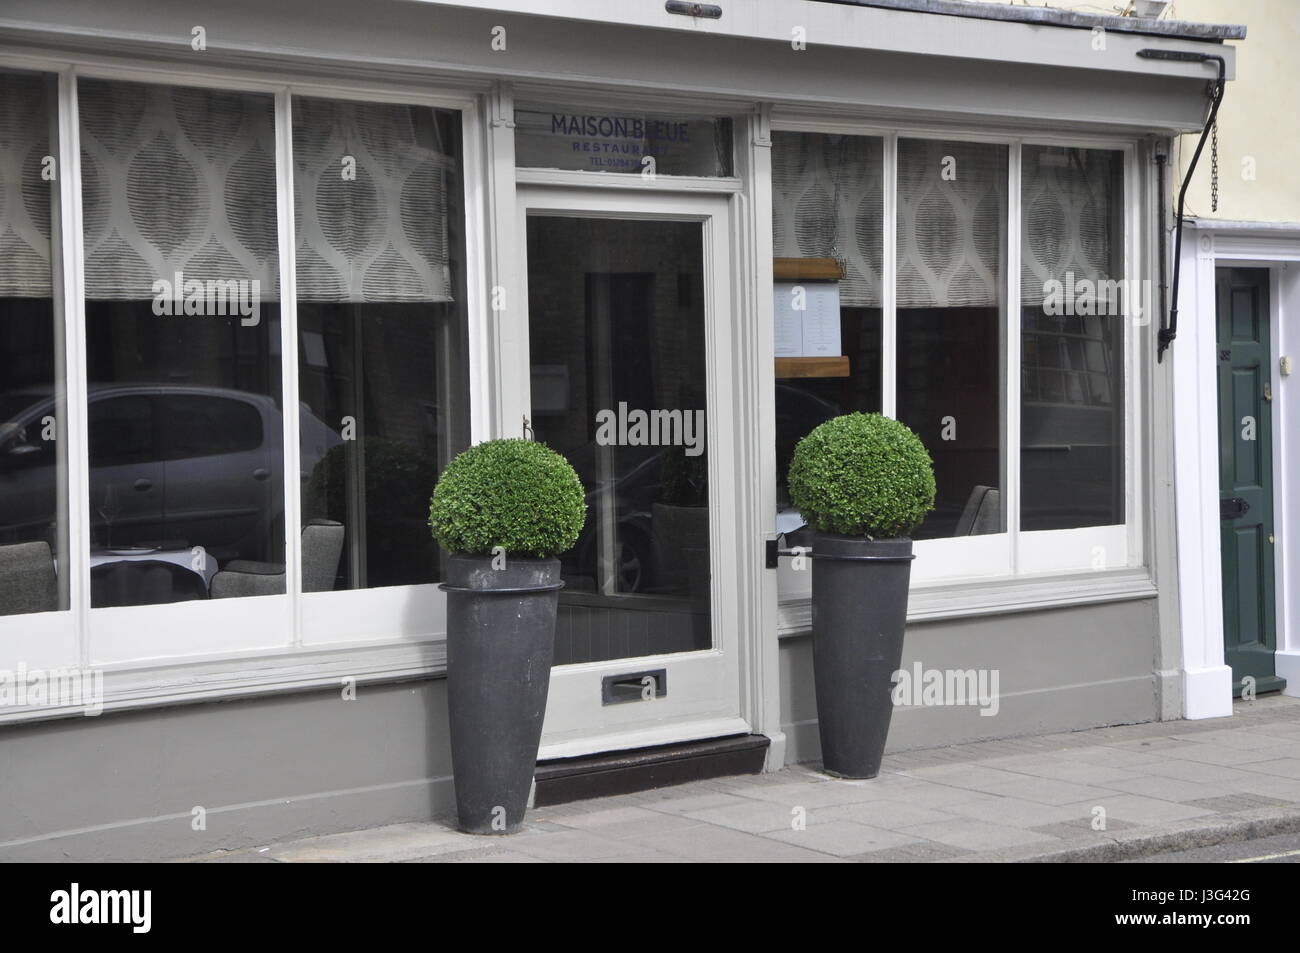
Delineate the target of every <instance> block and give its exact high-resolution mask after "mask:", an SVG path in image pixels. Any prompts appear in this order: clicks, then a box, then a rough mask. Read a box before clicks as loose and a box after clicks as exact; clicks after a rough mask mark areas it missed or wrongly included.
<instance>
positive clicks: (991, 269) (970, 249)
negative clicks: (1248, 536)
mask: <svg viewBox="0 0 1300 953" xmlns="http://www.w3.org/2000/svg"><path fill="white" fill-rule="evenodd" d="M772 145H773V148H772V212H773V216H772V218H773V221H772V225H773V248H774V256H775V258H776V259H777V262H776V265H775V266H774V270H775V271H776V299H775V308H776V312H777V321H778V328H777V333H778V340H777V354H778V360H777V380H776V385H775V386H776V419H777V433H776V455H777V460H776V464H777V506H778V513H777V522H776V525H777V529H778V530H779V531H781V532H784V533H785V534H786V536H787V539H788V541H790V542H792V543H794V544H796V545H806V544H808V543H809V542H810V538H809V533H808V531H807V529H806V528H804V529H800V528H799V527H800V526H801V524H802V520H801V518H800V517H799V516H798V514H797V513H794V512H792V510H791V508H790V506H789V498H788V491H787V489H786V484H785V474H786V472H787V470H788V467H789V462H790V458H791V456H792V454H793V452H794V447H795V445H796V444H797V442H798V441H799V439H800V438H802V437H803V436H804V435H805V434H806V433H807V432H808V431H809V430H811V429H812V428H813V427H814V426H816V425H817V424H818V423H820V422H821V421H823V420H825V419H827V418H829V417H831V416H834V415H836V414H840V413H848V412H852V411H863V412H872V411H880V412H884V413H887V414H889V415H891V416H894V417H897V418H898V419H899V420H901V421H903V422H904V423H906V424H907V425H908V426H910V427H911V428H912V429H913V430H915V431H916V432H917V434H918V435H919V436H920V438H921V440H922V441H923V442H924V443H925V445H926V447H927V448H928V449H929V451H930V454H931V456H932V458H933V459H934V464H935V476H936V483H937V488H938V492H937V498H936V503H935V509H934V512H932V513H931V514H930V515H929V516H928V517H927V518H926V520H925V521H924V523H922V525H921V526H920V527H918V528H917V530H916V532H915V534H914V535H915V537H916V538H917V539H918V540H935V541H939V540H954V541H955V540H957V539H959V538H969V537H984V538H986V539H987V540H988V544H984V543H979V544H977V543H976V542H975V541H973V540H972V541H970V542H969V543H956V542H954V543H953V544H952V545H953V546H956V547H959V548H956V549H952V550H951V553H953V554H959V553H964V554H965V555H964V556H961V557H958V556H956V555H954V558H953V559H952V560H949V561H945V560H944V559H937V560H930V561H929V567H927V569H933V568H934V567H936V566H938V567H941V568H940V574H941V575H949V576H951V575H963V574H967V573H969V574H973V575H982V574H988V573H990V572H995V573H996V572H1010V571H1012V567H1013V566H1014V565H1015V560H1014V559H1013V558H1012V550H1011V549H1009V548H1007V545H1006V544H1005V543H1004V544H1001V548H992V549H991V548H989V545H991V544H994V542H995V539H996V538H998V537H1000V538H1001V539H1002V540H1004V541H1005V540H1008V539H1010V540H1011V542H1012V543H1013V544H1014V542H1015V540H1016V539H1019V538H1020V535H1019V534H1020V533H1021V532H1031V531H1053V530H1071V531H1078V530H1083V529H1086V528H1100V527H1116V526H1120V525H1121V524H1123V523H1124V520H1125V497H1126V488H1127V485H1126V473H1125V464H1124V461H1125V452H1124V451H1125V399H1124V393H1123V381H1124V358H1125V354H1124V339H1125V333H1124V329H1125V324H1124V319H1123V315H1124V314H1125V313H1128V309H1129V306H1130V304H1131V303H1132V302H1130V300H1129V299H1130V297H1131V296H1130V295H1129V294H1128V293H1127V292H1128V290H1129V287H1130V286H1131V285H1133V284H1134V283H1133V282H1130V281H1127V280H1126V276H1125V274H1124V240H1125V239H1124V229H1123V221H1124V218H1123V175H1124V164H1125V154H1124V152H1123V151H1121V150H1090V149H1076V148H1063V147H1055V146H1053V147H1049V146H1037V145H1025V146H1018V147H1011V146H1008V145H1005V144H1000V143H978V142H966V141H957V140H927V139H909V138H900V139H897V140H896V141H895V143H893V145H894V154H893V156H892V157H891V156H890V148H889V146H890V143H889V142H888V140H886V139H882V138H875V137H866V136H852V135H833V134H825V133H804V132H777V133H774V135H773V142H772ZM1013 148H1015V149H1019V150H1020V154H1019V159H1020V161H1019V162H1018V163H1012V162H1011V158H1012V149H1013ZM891 162H892V163H893V168H892V170H891V169H889V168H887V167H888V166H889V165H890V164H891ZM891 172H892V174H891ZM891 180H892V181H893V182H895V183H896V185H895V187H894V190H893V194H892V202H886V201H885V200H886V194H887V193H886V183H887V182H889V181H891ZM1012 189H1016V190H1018V192H1019V207H1020V222H1019V223H1017V224H1018V227H1019V231H1020V235H1019V238H1020V241H1019V248H1020V255H1019V260H1018V261H1017V262H1012V261H1010V260H1009V256H1010V249H1011V244H1010V242H1009V241H1008V238H1009V235H1008V232H1009V230H1010V228H1011V227H1016V226H1015V225H1013V224H1012V223H1011V222H1010V221H1009V218H1010V215H1011V205H1010V202H1009V195H1010V190H1012ZM891 206H892V211H891V213H890V218H889V219H887V218H886V210H887V208H890V207H891ZM890 221H892V227H893V231H894V257H893V262H892V266H893V267H892V268H890V267H887V266H888V265H889V264H891V263H889V262H887V261H886V255H887V252H886V250H885V247H884V243H883V241H882V237H883V234H884V230H885V227H886V225H887V223H888V222H890ZM828 263H829V265H830V267H829V269H828V268H827V264H828ZM801 264H802V265H804V266H806V267H805V268H803V270H802V273H806V274H808V275H810V276H811V279H810V281H809V282H798V283H795V282H789V281H786V282H783V281H782V278H783V275H782V272H783V271H784V272H789V273H791V274H800V273H801V269H800V267H799V266H800V265H801ZM1012 269H1018V271H1013V270H1012ZM1017 273H1018V274H1019V279H1020V280H1019V288H1020V303H1019V309H1018V311H1017V310H1016V309H1013V307H1011V306H1010V303H1009V302H1008V299H1007V292H1008V287H1009V286H1010V284H1011V283H1010V282H1009V281H1008V276H1009V275H1012V274H1017ZM796 292H797V293H800V294H806V295H807V298H806V300H807V302H812V301H814V300H818V301H821V302H823V303H825V302H829V304H824V305H823V306H824V307H829V308H835V309H838V326H837V328H836V330H837V331H838V340H837V341H836V340H835V339H834V337H833V336H831V337H830V338H829V340H831V341H833V342H834V343H835V345H837V347H836V349H835V355H834V356H833V357H832V358H830V359H824V358H811V357H809V358H804V359H794V360H790V359H785V360H783V359H782V354H783V353H785V352H783V350H782V349H783V348H786V347H789V346H790V345H789V344H788V341H786V340H785V338H784V337H783V335H784V333H785V332H784V331H783V330H782V328H781V326H780V322H781V320H782V314H781V311H782V308H783V307H786V305H785V303H784V302H783V295H789V294H793V293H796ZM804 307H805V308H806V309H807V310H808V313H809V314H810V315H812V314H813V312H814V311H815V309H814V308H813V307H812V305H810V304H805V305H804ZM804 320H805V322H808V321H813V322H814V323H813V324H812V325H810V324H808V323H805V325H804V328H805V331H804V334H805V343H804V346H805V348H808V347H811V346H817V345H821V344H824V342H825V341H826V340H828V338H827V337H826V333H825V331H824V329H823V330H819V331H817V334H818V335H820V337H818V338H816V339H815V340H814V341H812V343H811V345H810V344H809V342H808V340H807V335H808V331H807V328H808V327H810V326H816V322H817V321H819V320H820V319H819V318H817V317H815V316H813V317H810V318H805V319H804ZM1016 349H1019V353H1018V354H1017V352H1016ZM891 352H892V353H891ZM802 353H804V354H806V355H812V354H819V353H820V352H818V351H815V350H805V351H804V352H802ZM1017 357H1018V358H1019V361H1020V375H1019V377H1020V380H1019V382H1018V386H1013V384H1016V383H1017V382H1015V381H1013V380H1011V379H1010V378H1009V367H1010V366H1012V365H1011V362H1012V361H1013V360H1015V359H1016V358H1017ZM1017 392H1018V393H1017ZM1013 399H1015V400H1017V402H1018V403H1019V415H1018V416H1019V424H1020V426H1019V432H1018V433H1012V432H1011V429H1010V428H1011V426H1012V421H1013V420H1014V419H1015V416H1016V415H1013V414H1012V413H1011V404H1010V402H1011V401H1012V400H1013ZM1016 499H1018V500H1019V504H1020V505H1019V507H1018V512H1016V513H1012V512H1011V510H1010V506H1011V501H1014V500H1016ZM1013 516H1014V517H1017V519H1013ZM1017 524H1018V525H1017ZM1025 538H1026V539H1027V538H1028V537H1025ZM1107 539H1109V537H1107ZM1099 541H1100V542H1104V540H1103V539H1102V538H1101V537H1098V536H1095V535H1094V536H1088V537H1082V536H1080V537H1062V543H1061V545H1062V546H1065V547H1068V546H1074V547H1075V548H1076V549H1077V550H1078V552H1076V553H1074V554H1073V555H1066V556H1063V557H1061V558H1055V557H1053V558H1052V559H1050V560H1039V561H1040V562H1042V564H1043V566H1049V567H1050V568H1067V567H1075V568H1088V567H1092V568H1097V561H1098V560H1097V557H1096V555H1095V552H1096V551H1097V550H1098V549H1101V550H1103V551H1104V550H1105V546H1097V545H1094V544H1096V543H1098V542H1099ZM924 545H931V544H924ZM934 545H937V543H936V544H934ZM944 545H948V544H946V543H945V544H944ZM970 546H975V547H977V548H975V549H970V548H969V547H970ZM960 547H967V549H962V548H960ZM931 551H932V552H934V553H935V554H938V553H939V552H940V550H931ZM944 552H947V550H944ZM1030 552H1031V551H1029V550H1023V549H1022V557H1023V558H1022V559H1021V560H1020V562H1021V565H1022V569H1023V571H1035V569H1038V568H1042V566H1039V567H1035V566H1034V565H1033V562H1034V560H1035V559H1038V558H1039V556H1040V555H1041V554H1042V553H1043V552H1045V550H1042V549H1036V550H1033V551H1032V554H1031V555H1029V556H1026V554H1027V553H1030ZM1110 557H1111V558H1120V559H1126V558H1127V556H1126V555H1123V554H1118V553H1116V552H1112V553H1111V554H1110ZM1103 562H1104V563H1105V564H1106V565H1107V566H1109V565H1112V564H1113V563H1112V562H1109V561H1107V560H1103ZM800 588H801V587H800Z"/></svg>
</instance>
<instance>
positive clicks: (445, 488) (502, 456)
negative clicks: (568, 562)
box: [429, 439, 587, 557]
mask: <svg viewBox="0 0 1300 953" xmlns="http://www.w3.org/2000/svg"><path fill="white" fill-rule="evenodd" d="M586 519H587V501H586V494H585V492H584V491H583V488H582V481H581V480H579V479H578V474H577V473H575V472H574V470H573V467H572V466H570V464H569V461H568V460H566V459H564V457H562V456H560V455H559V454H558V453H556V452H555V451H554V450H552V449H551V448H550V447H548V446H546V445H545V444H541V443H534V442H533V441H531V440H521V439H510V440H489V441H487V442H486V443H480V444H478V445H477V446H474V447H470V448H469V449H468V450H466V451H464V452H463V453H461V454H459V455H458V456H457V457H456V458H455V459H454V460H452V461H451V463H449V464H448V465H447V468H446V469H445V470H443V471H442V476H441V477H439V478H438V485H437V486H436V487H434V489H433V499H432V501H431V502H430V504H429V526H430V527H431V528H432V530H433V535H434V538H435V539H437V540H438V542H439V543H441V544H442V545H443V547H445V548H446V549H447V550H448V551H450V552H453V553H461V554H465V555H488V554H489V553H491V552H492V549H493V547H495V546H501V547H503V548H504V549H505V551H506V553H508V554H510V555H514V556H536V557H548V556H554V555H557V554H558V553H562V552H564V551H565V550H566V549H569V548H570V547H571V546H573V544H574V543H575V542H577V540H578V534H579V533H580V532H582V524H583V523H584V522H586Z"/></svg>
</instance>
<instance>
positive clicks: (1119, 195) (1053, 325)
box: [1020, 146, 1150, 530]
mask: <svg viewBox="0 0 1300 953" xmlns="http://www.w3.org/2000/svg"><path fill="white" fill-rule="evenodd" d="M1123 169H1124V154H1123V153H1122V152H1112V151H1102V150H1095V149H1064V148H1057V147H1053V146H1025V147H1024V160H1023V163H1022V174H1021V208H1022V215H1021V231H1020V236H1021V237H1020V244H1021V261H1022V267H1021V279H1020V296H1021V297H1020V304H1021V320H1022V326H1021V327H1022V332H1021V366H1022V369H1023V371H1022V372H1023V378H1024V384H1023V390H1022V394H1021V410H1020V472H1021V506H1020V525H1021V527H1022V528H1023V529H1027V530H1036V529H1070V528H1072V527H1079V526H1107V525H1113V524H1117V523H1123V522H1124V395H1123V386H1124V324H1123V320H1124V317H1123V316H1124V314H1126V313H1127V310H1126V309H1127V307H1128V306H1129V305H1131V304H1136V303H1138V302H1133V301H1130V300H1129V298H1128V296H1127V294H1126V291H1127V290H1128V289H1127V285H1126V284H1125V283H1124V282H1123V278H1124V257H1123V252H1124V250H1123V234H1124V232H1123V219H1122V218H1121V216H1122V214H1123V200H1124V190H1123ZM1141 303H1142V304H1144V305H1147V306H1149V304H1150V302H1141ZM1147 313H1150V312H1149V311H1148V312H1147Z"/></svg>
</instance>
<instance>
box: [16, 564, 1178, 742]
mask: <svg viewBox="0 0 1300 953" xmlns="http://www.w3.org/2000/svg"><path fill="white" fill-rule="evenodd" d="M1155 595H1156V587H1155V585H1154V583H1153V582H1152V581H1151V576H1150V573H1149V572H1148V571H1147V570H1146V569H1145V568H1136V569H1122V570H1111V571H1107V572H1094V573H1079V574H1071V575H1060V574H1055V575H1050V576H1040V577H1026V576H1019V577H1016V578H1014V579H1005V580H997V581H989V580H981V581H978V582H970V583H949V584H945V585H933V586H924V587H917V588H915V589H913V590H912V593H911V598H910V600H909V604H908V612H907V620H908V622H909V623H917V622H930V621H937V620H941V619H958V618H966V617H972V616H985V615H997V614H1003V613H1011V612H1031V611H1034V610H1036V609H1050V608H1057V607H1068V606H1086V605H1095V604H1098V603H1106V602H1122V601H1126V600H1133V599H1149V598H1153V597H1154V596H1155ZM811 624H812V606H811V603H810V602H809V600H808V599H807V598H802V599H795V600H791V601H787V602H783V603H781V606H780V613H779V619H778V623H777V636H778V637H779V638H792V637H796V636H801V635H806V634H807V633H808V631H809V629H810V627H811ZM446 670H447V651H446V642H445V641H444V640H443V639H428V640H423V641H403V642H388V643H384V644H378V645H377V644H374V643H369V644H359V643H349V644H341V645H338V646H331V647H329V648H312V649H300V650H289V651H276V652H268V653H265V654H259V655H246V654H244V655H238V656H229V657H205V658H202V659H196V660H192V661H180V662H172V663H169V664H164V665H150V666H113V667H105V668H103V669H102V671H103V672H104V699H103V701H104V705H103V712H104V713H109V712H121V711H133V710H140V709H149V708H163V707H171V706H176V705H188V704H198V703H203V702H216V701H229V700H232V699H236V698H256V697H265V696H276V695H283V694H288V693H292V692H308V691H323V690H325V689H333V690H335V691H337V692H339V693H340V697H341V696H342V692H343V689H344V687H345V684H346V683H347V682H348V680H355V685H356V688H357V691H358V692H359V693H360V692H363V691H364V690H365V688H366V686H373V685H378V684H384V683H392V682H400V681H410V680H416V679H427V678H431V677H433V678H436V677H438V676H440V675H443V674H444V673H445V672H446ZM73 717H77V718H80V717H87V716H86V715H85V712H84V710H83V709H82V708H80V707H77V706H44V707H31V706H24V707H13V708H7V709H0V726H3V725H12V724H19V723H27V722H37V721H48V720H52V719H61V718H73ZM95 717H98V716H95ZM0 737H2V736H0Z"/></svg>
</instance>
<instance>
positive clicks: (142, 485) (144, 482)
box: [132, 477, 153, 493]
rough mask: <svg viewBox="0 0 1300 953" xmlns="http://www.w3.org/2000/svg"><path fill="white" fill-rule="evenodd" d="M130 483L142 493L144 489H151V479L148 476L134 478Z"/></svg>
mask: <svg viewBox="0 0 1300 953" xmlns="http://www.w3.org/2000/svg"><path fill="white" fill-rule="evenodd" d="M132 485H133V486H134V487H135V488H136V489H137V490H139V491H140V492H141V493H143V492H144V491H145V490H152V489H153V480H150V479H149V478H148V477H140V479H138V480H136V481H135V483H134V484H132Z"/></svg>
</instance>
